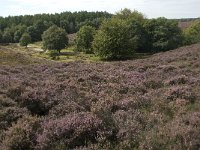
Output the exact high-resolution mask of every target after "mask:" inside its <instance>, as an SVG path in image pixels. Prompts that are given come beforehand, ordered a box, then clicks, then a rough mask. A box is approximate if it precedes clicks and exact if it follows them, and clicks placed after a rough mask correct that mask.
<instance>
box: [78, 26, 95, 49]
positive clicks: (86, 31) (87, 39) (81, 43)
mask: <svg viewBox="0 0 200 150" xmlns="http://www.w3.org/2000/svg"><path fill="white" fill-rule="evenodd" d="M95 33H96V31H95V28H93V27H91V26H82V27H81V28H80V30H79V31H78V33H77V35H76V50H77V51H80V52H85V53H92V42H93V39H94V35H95Z"/></svg>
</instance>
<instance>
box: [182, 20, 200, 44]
mask: <svg viewBox="0 0 200 150" xmlns="http://www.w3.org/2000/svg"><path fill="white" fill-rule="evenodd" d="M184 36H185V44H194V43H199V42H200V20H197V21H195V22H194V23H193V24H192V25H191V26H190V27H189V28H187V29H186V30H185V31H184Z"/></svg>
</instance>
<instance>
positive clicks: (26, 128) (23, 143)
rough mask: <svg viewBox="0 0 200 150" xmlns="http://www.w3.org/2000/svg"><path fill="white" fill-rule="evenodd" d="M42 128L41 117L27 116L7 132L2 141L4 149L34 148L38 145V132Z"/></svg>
mask: <svg viewBox="0 0 200 150" xmlns="http://www.w3.org/2000/svg"><path fill="white" fill-rule="evenodd" d="M39 129H40V119H38V118H37V117H30V116H26V117H24V118H22V119H20V120H19V121H18V122H17V123H16V124H13V126H12V127H11V128H9V130H7V131H6V132H5V136H4V139H3V141H2V146H3V147H2V149H6V150H7V149H8V150H14V149H18V150H19V149H29V150H33V149H34V147H35V145H36V134H37V132H38V130H39Z"/></svg>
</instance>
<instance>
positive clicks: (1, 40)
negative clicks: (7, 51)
mask: <svg viewBox="0 0 200 150" xmlns="http://www.w3.org/2000/svg"><path fill="white" fill-rule="evenodd" d="M0 43H3V34H2V31H1V30H0Z"/></svg>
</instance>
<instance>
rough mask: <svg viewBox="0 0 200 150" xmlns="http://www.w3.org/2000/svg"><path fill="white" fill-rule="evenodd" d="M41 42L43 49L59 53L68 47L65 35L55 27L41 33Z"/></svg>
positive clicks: (63, 31)
mask: <svg viewBox="0 0 200 150" xmlns="http://www.w3.org/2000/svg"><path fill="white" fill-rule="evenodd" d="M42 40H43V48H44V49H48V50H58V51H60V50H61V49H63V48H65V47H66V46H67V45H68V38H67V33H66V32H65V30H64V29H62V28H59V27H57V26H56V25H53V26H51V27H50V28H49V29H47V30H46V31H45V32H44V33H43V35H42Z"/></svg>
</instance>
